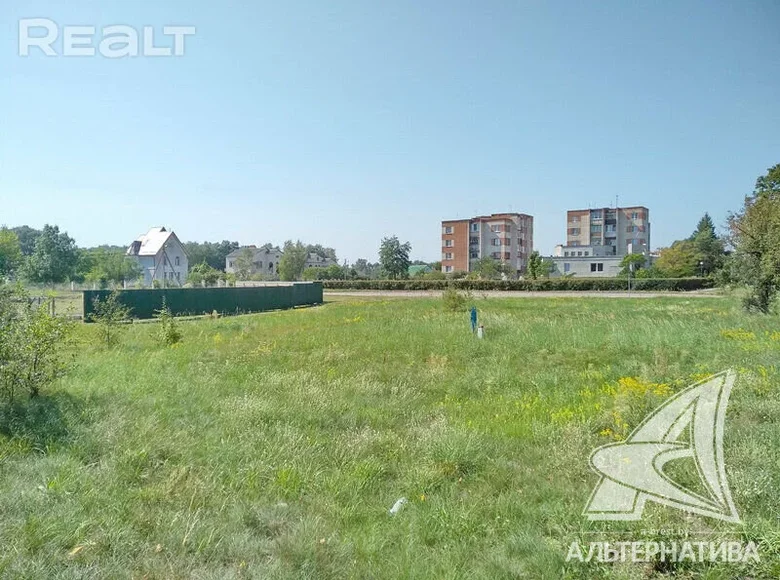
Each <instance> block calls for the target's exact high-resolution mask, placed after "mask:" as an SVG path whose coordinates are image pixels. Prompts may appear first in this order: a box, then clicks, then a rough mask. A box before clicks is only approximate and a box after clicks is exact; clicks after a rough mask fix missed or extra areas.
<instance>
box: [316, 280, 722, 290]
mask: <svg viewBox="0 0 780 580" xmlns="http://www.w3.org/2000/svg"><path fill="white" fill-rule="evenodd" d="M714 285H715V282H714V280H713V279H712V278H656V279H653V278H644V279H639V280H635V281H633V282H632V284H631V287H632V288H633V289H635V290H657V291H662V290H665V291H678V290H701V289H705V288H712V287H713V286H714ZM323 287H324V288H326V289H329V290H446V289H447V288H455V289H458V290H472V291H488V290H516V291H534V290H538V291H551V290H557V291H565V290H571V291H584V290H600V291H610V290H626V280H624V279H621V278H544V279H537V280H479V279H475V278H459V279H446V280H424V279H419V278H417V279H407V280H326V281H324V282H323Z"/></svg>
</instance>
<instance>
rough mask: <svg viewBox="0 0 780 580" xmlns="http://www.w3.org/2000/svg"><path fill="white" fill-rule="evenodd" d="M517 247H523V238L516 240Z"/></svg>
mask: <svg viewBox="0 0 780 580" xmlns="http://www.w3.org/2000/svg"><path fill="white" fill-rule="evenodd" d="M517 245H519V246H525V239H524V238H517Z"/></svg>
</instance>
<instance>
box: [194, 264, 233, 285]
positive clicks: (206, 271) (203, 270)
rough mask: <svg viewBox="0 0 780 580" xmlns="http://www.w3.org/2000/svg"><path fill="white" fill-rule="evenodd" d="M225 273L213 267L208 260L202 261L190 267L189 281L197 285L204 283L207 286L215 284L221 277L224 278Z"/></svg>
mask: <svg viewBox="0 0 780 580" xmlns="http://www.w3.org/2000/svg"><path fill="white" fill-rule="evenodd" d="M224 275H225V273H224V272H222V271H220V270H217V269H216V268H212V267H211V266H209V265H208V264H207V263H206V262H201V263H200V264H196V265H195V266H193V267H192V268H190V271H189V275H188V276H187V281H188V282H190V283H191V284H196V285H200V284H201V283H203V284H206V286H214V285H216V283H217V282H218V281H219V280H220V279H222V278H224Z"/></svg>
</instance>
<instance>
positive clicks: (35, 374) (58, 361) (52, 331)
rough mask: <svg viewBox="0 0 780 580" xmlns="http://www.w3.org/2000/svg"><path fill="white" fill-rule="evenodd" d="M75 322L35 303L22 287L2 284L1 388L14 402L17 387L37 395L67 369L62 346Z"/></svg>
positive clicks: (33, 395)
mask: <svg viewBox="0 0 780 580" xmlns="http://www.w3.org/2000/svg"><path fill="white" fill-rule="evenodd" d="M72 326H73V325H72V323H71V322H69V321H68V320H67V319H65V318H57V317H56V316H53V315H51V314H50V303H49V301H46V302H43V303H42V304H39V305H38V306H35V305H34V304H33V302H32V301H31V300H30V299H29V296H27V294H25V293H24V292H23V291H22V290H21V289H4V288H0V391H2V394H3V396H4V397H5V399H6V401H7V402H8V403H12V402H13V400H14V396H15V395H16V393H17V391H18V390H20V389H21V390H25V391H27V393H28V394H29V396H30V397H31V398H32V397H37V396H38V395H39V394H40V392H41V389H42V388H43V387H44V386H46V385H48V384H49V383H51V382H52V381H54V380H55V379H56V378H57V377H59V376H60V375H61V374H62V373H63V372H64V371H65V369H66V363H65V361H64V359H63V356H62V350H63V348H64V347H65V346H66V345H67V343H68V338H69V336H70V333H71V330H72Z"/></svg>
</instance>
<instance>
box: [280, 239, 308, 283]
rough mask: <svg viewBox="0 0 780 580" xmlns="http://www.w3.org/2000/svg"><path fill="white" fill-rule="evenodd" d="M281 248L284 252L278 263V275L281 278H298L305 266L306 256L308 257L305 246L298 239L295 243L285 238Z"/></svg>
mask: <svg viewBox="0 0 780 580" xmlns="http://www.w3.org/2000/svg"><path fill="white" fill-rule="evenodd" d="M283 249H284V254H282V259H281V260H279V265H278V271H279V277H280V278H281V279H282V280H300V279H301V276H302V275H303V269H304V267H306V258H308V257H309V252H308V251H307V250H306V246H304V245H303V244H302V243H301V241H300V240H298V241H297V242H295V243H293V241H292V240H287V241H286V242H285V243H284V248H283Z"/></svg>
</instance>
